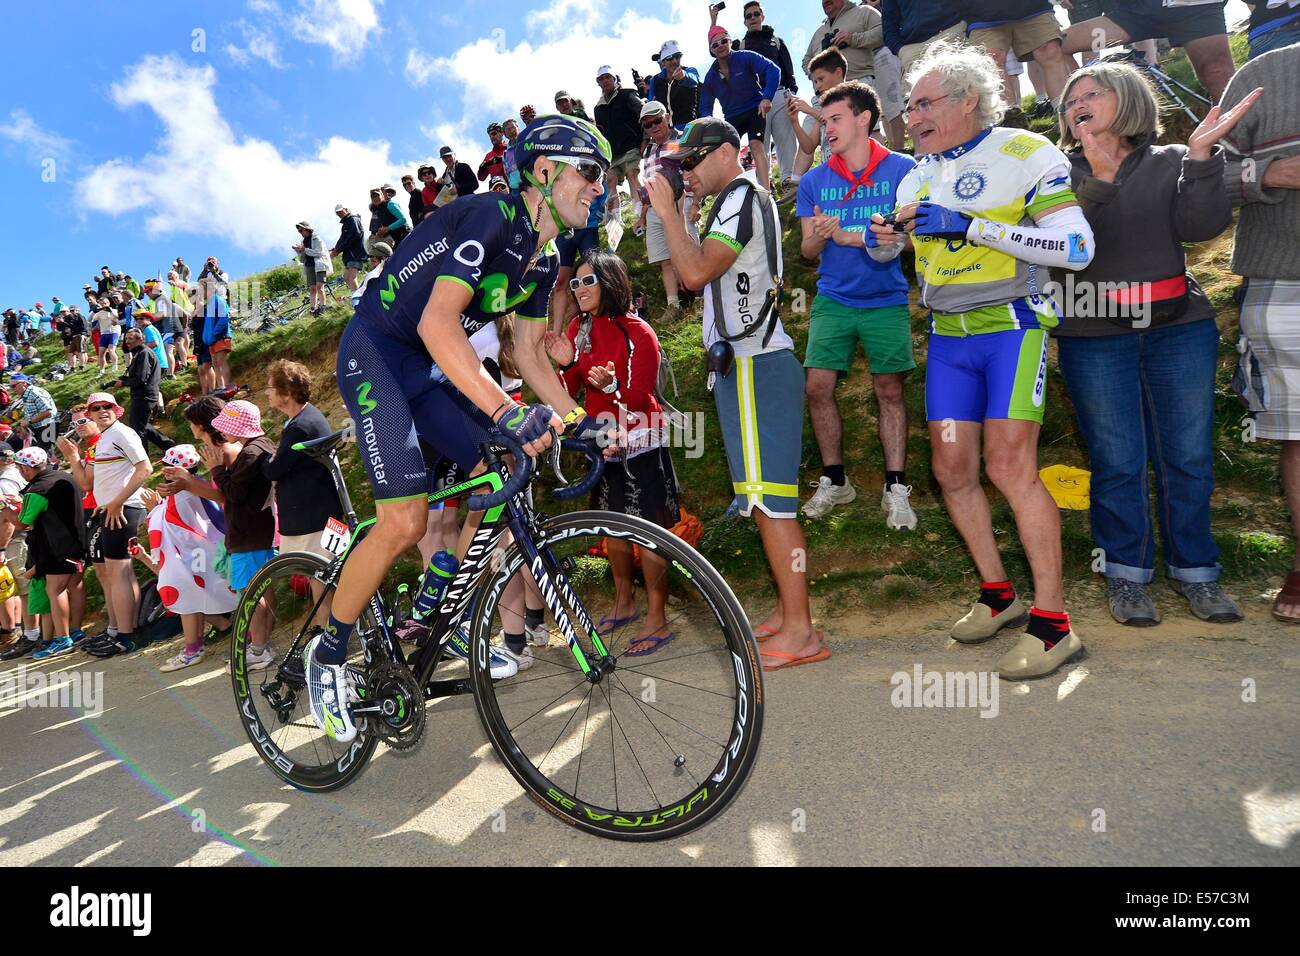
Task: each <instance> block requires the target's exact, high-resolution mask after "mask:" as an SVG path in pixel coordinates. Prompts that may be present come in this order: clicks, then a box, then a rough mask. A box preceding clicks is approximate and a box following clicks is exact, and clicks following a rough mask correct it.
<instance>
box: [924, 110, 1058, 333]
mask: <svg viewBox="0 0 1300 956" xmlns="http://www.w3.org/2000/svg"><path fill="white" fill-rule="evenodd" d="M927 199H928V200H930V201H931V202H935V203H938V204H939V205H941V206H946V207H948V208H949V209H954V210H957V211H958V212H962V213H965V214H966V215H968V216H978V217H980V218H982V219H987V220H991V221H993V222H1000V223H1005V224H1006V225H1008V226H1020V225H1026V226H1029V225H1033V222H1034V219H1033V217H1034V216H1036V215H1041V214H1042V213H1045V212H1050V211H1052V210H1053V209H1058V208H1060V207H1062V206H1065V205H1068V204H1071V203H1075V202H1076V199H1075V197H1074V192H1073V191H1072V190H1071V189H1070V162H1069V160H1068V159H1066V157H1065V154H1064V153H1062V152H1061V151H1060V150H1059V149H1057V148H1056V147H1055V146H1053V145H1052V144H1051V143H1050V142H1049V141H1048V140H1047V139H1046V138H1045V137H1043V136H1040V135H1038V134H1037V133H1030V132H1027V131H1025V130H1020V129H1005V128H1001V127H999V128H996V129H986V130H984V131H983V132H981V133H980V134H979V135H978V136H976V137H975V138H974V139H972V140H970V141H969V142H966V143H963V144H962V145H961V146H957V147H955V148H953V149H949V150H945V151H944V152H942V153H934V154H931V155H929V156H927V157H925V159H923V160H921V161H920V162H919V163H918V164H917V166H916V168H915V169H913V170H912V171H911V172H910V173H908V174H907V175H906V176H905V177H904V178H903V181H902V182H901V183H899V186H898V203H899V205H900V206H901V205H903V204H905V203H909V202H915V201H918V200H927ZM912 241H913V242H914V243H915V246H916V274H917V278H918V280H919V281H920V284H921V302H922V304H924V305H925V306H927V307H928V308H929V309H930V310H931V312H932V326H931V328H932V330H933V331H934V332H935V333H936V334H938V335H979V334H981V333H984V332H1003V331H1006V330H1008V329H1035V328H1043V329H1051V328H1055V327H1056V325H1057V323H1058V321H1059V319H1058V316H1057V312H1056V306H1055V305H1054V304H1053V302H1052V300H1051V297H1050V296H1048V295H1046V294H1045V293H1043V292H1042V289H1043V287H1044V286H1045V285H1046V284H1047V283H1048V282H1049V281H1050V277H1049V275H1048V271H1047V269H1046V268H1041V269H1040V267H1038V266H1035V265H1032V264H1030V263H1028V262H1024V261H1023V260H1020V259H1017V258H1015V257H1014V256H1010V255H1008V254H1007V253H1005V252H999V251H998V250H996V249H990V248H989V247H988V246H981V245H976V244H974V243H972V242H969V241H967V240H964V239H952V240H950V239H937V238H932V237H929V236H913V237H912Z"/></svg>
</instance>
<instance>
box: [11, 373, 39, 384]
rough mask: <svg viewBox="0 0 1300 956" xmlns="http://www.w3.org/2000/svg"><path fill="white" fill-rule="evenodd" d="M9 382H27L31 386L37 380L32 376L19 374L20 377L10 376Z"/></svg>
mask: <svg viewBox="0 0 1300 956" xmlns="http://www.w3.org/2000/svg"><path fill="white" fill-rule="evenodd" d="M9 381H11V382H26V383H27V384H28V385H30V384H31V383H32V382H33V381H35V379H33V378H32V377H31V376H30V375H22V374H18V375H10V376H9Z"/></svg>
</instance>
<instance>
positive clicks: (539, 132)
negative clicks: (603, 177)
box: [514, 114, 614, 172]
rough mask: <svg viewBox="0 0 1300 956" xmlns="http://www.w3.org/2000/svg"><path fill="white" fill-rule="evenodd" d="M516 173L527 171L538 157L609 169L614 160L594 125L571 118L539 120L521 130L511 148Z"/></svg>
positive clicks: (545, 117)
mask: <svg viewBox="0 0 1300 956" xmlns="http://www.w3.org/2000/svg"><path fill="white" fill-rule="evenodd" d="M514 151H515V161H516V162H517V163H518V165H519V169H520V171H521V172H522V171H524V170H531V169H532V168H533V163H535V162H536V161H537V160H538V159H540V158H542V157H548V158H552V159H554V158H556V157H565V158H568V159H591V160H595V161H596V162H598V163H600V166H601V168H602V169H609V164H610V163H611V162H612V161H613V159H614V154H613V151H612V150H610V148H609V140H607V139H606V138H605V135H604V134H603V133H602V132H601V131H600V130H598V129H597V128H596V124H595V123H592V122H589V121H588V120H584V119H579V118H577V117H573V116H564V115H561V114H556V115H553V116H542V117H539V118H537V119H535V120H533V122H531V123H529V124H528V125H527V126H526V127H524V131H523V132H522V133H520V134H519V141H518V142H517V143H515V145H514Z"/></svg>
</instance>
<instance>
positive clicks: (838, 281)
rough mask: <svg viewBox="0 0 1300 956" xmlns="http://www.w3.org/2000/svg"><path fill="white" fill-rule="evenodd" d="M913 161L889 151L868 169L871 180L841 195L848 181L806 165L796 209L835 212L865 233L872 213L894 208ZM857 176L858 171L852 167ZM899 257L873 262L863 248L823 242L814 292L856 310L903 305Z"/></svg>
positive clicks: (806, 212)
mask: <svg viewBox="0 0 1300 956" xmlns="http://www.w3.org/2000/svg"><path fill="white" fill-rule="evenodd" d="M915 165H916V160H914V159H912V157H911V156H908V155H906V154H904V153H893V152H891V153H889V155H887V156H886V157H885V158H884V159H883V160H881V162H880V164H879V165H878V166H877V167H876V168H875V169H874V170H873V171H872V173H871V176H870V180H871V185H870V186H868V185H865V184H863V185H861V186H859V187H858V188H857V190H856V191H855V192H854V193H853V195H852V196H850V197H848V198H847V199H846V198H845V196H846V194H847V193H848V192H849V190H850V189H851V188H852V184H851V183H850V182H849V181H848V180H847V179H845V178H844V177H843V176H841V175H839V174H838V173H836V172H835V171H834V170H832V169H831V168H830V166H829V165H828V164H826V163H823V164H822V165H820V166H817V167H815V168H814V169H810V170H809V171H808V172H807V173H805V174H804V175H803V178H802V179H800V180H799V198H798V200H797V204H796V206H795V212H796V214H797V215H799V216H812V215H815V210H814V207H820V208H821V211H822V213H823V214H825V215H828V216H835V217H837V218H838V219H839V220H840V224H841V225H842V226H843V227H844V229H846V230H847V231H849V232H866V230H867V227H868V226H869V225H870V223H871V217H872V215H874V214H875V213H880V214H881V215H884V214H885V213H888V212H893V210H894V207H895V206H897V204H898V201H897V198H896V196H895V193H896V192H897V190H898V184H899V182H901V181H902V179H903V177H904V176H906V175H907V174H908V173H909V172H910V171H911V169H912V167H913V166H915ZM852 172H853V173H854V175H855V176H859V175H861V173H862V170H860V169H855V170H852ZM900 258H901V257H896V258H894V259H893V260H891V261H890V262H877V261H876V260H875V259H872V258H871V257H870V256H869V255H867V251H866V250H865V249H858V248H850V247H848V246H841V245H837V244H836V243H835V242H833V241H832V242H828V243H826V248H825V249H823V250H822V257H821V265H820V266H819V267H818V276H817V294H818V295H824V296H826V297H827V298H828V299H832V300H834V301H836V302H838V303H840V304H841V305H847V306H850V307H852V308H855V309H877V308H881V307H883V306H887V305H906V304H907V280H906V279H905V278H904V277H903V267H902V265H901V263H900Z"/></svg>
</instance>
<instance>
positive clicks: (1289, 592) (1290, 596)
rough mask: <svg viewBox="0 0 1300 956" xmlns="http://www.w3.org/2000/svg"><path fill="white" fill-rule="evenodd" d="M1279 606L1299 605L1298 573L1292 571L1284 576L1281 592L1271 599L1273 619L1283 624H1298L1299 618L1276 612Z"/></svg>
mask: <svg viewBox="0 0 1300 956" xmlns="http://www.w3.org/2000/svg"><path fill="white" fill-rule="evenodd" d="M1281 604H1292V605H1295V604H1300V571H1292V572H1291V573H1290V574H1288V575H1287V576H1286V583H1284V584H1283V585H1282V590H1281V591H1279V592H1278V595H1277V597H1275V598H1274V599H1273V616H1274V617H1275V618H1277V619H1278V620H1279V621H1281V622H1282V623H1283V624H1300V617H1296V616H1295V615H1293V614H1281V613H1279V612H1278V606H1279V605H1281Z"/></svg>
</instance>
